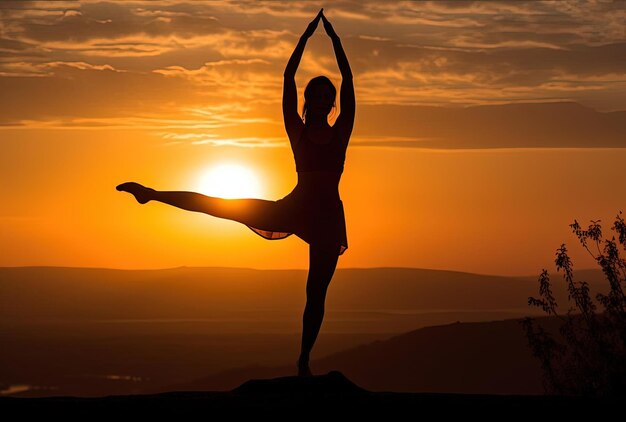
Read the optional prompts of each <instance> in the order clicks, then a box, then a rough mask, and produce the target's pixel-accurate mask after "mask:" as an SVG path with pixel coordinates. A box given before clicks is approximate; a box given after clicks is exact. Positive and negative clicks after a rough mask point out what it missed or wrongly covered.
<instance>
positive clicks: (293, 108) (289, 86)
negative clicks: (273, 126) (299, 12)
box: [283, 9, 323, 140]
mask: <svg viewBox="0 0 626 422" xmlns="http://www.w3.org/2000/svg"><path fill="white" fill-rule="evenodd" d="M322 10H323V9H320V11H319V13H318V14H317V16H316V17H315V19H313V20H312V21H311V23H309V26H307V28H306V31H304V34H302V36H301V37H300V40H299V41H298V45H296V48H295V50H294V51H293V53H292V54H291V57H290V58H289V62H287V67H286V68H285V72H284V73H283V118H284V120H285V129H286V130H287V134H288V135H289V139H290V140H293V139H295V137H296V136H297V133H298V131H299V127H300V126H301V125H302V118H301V117H300V115H299V114H298V91H297V89H296V80H295V77H296V70H298V66H299V65H300V60H301V59H302V53H303V52H304V47H305V46H306V42H307V40H308V39H309V37H311V35H313V33H314V32H315V29H316V28H317V24H318V23H319V20H320V18H321V15H322Z"/></svg>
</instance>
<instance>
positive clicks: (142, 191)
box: [115, 182, 156, 204]
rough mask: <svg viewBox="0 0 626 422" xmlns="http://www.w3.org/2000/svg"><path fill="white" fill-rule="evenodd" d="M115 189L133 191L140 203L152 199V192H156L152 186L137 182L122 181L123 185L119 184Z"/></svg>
mask: <svg viewBox="0 0 626 422" xmlns="http://www.w3.org/2000/svg"><path fill="white" fill-rule="evenodd" d="M115 189H117V190H119V191H122V192H129V193H132V194H133V195H135V199H136V200H137V202H139V203H140V204H145V203H146V202H148V201H150V200H151V199H152V194H153V193H154V192H156V191H155V190H154V189H152V188H147V187H145V186H143V185H140V184H139V183H135V182H126V183H122V184H121V185H117V186H116V187H115Z"/></svg>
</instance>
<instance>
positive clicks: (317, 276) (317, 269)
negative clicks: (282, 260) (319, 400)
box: [298, 246, 339, 376]
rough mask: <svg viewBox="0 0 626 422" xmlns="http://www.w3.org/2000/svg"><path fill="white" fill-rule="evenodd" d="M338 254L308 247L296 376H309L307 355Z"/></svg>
mask: <svg viewBox="0 0 626 422" xmlns="http://www.w3.org/2000/svg"><path fill="white" fill-rule="evenodd" d="M338 258H339V253H331V252H328V251H325V250H322V249H319V248H316V247H314V246H310V247H309V276H308V279H307V283H306V298H307V299H306V307H305V309H304V316H303V320H302V322H303V325H302V349H301V352H300V359H299V360H298V375H301V376H306V375H310V374H311V372H310V370H309V355H310V354H311V350H312V349H313V345H314V344H315V340H316V339H317V335H318V333H319V331H320V328H321V326H322V321H323V319H324V302H325V301H326V292H327V291H328V285H329V284H330V280H331V279H332V278H333V274H334V273H335V268H336V267H337V260H338Z"/></svg>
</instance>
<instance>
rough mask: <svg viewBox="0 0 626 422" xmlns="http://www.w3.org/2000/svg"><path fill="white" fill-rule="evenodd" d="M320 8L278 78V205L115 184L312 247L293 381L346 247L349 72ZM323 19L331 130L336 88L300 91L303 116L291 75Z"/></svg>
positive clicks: (321, 83)
mask: <svg viewBox="0 0 626 422" xmlns="http://www.w3.org/2000/svg"><path fill="white" fill-rule="evenodd" d="M323 12H324V9H321V10H320V11H319V13H318V14H317V16H316V17H315V19H313V21H311V23H310V24H309V25H308V27H307V29H306V31H305V32H304V34H303V35H302V36H301V37H300V40H299V41H298V44H297V46H296V48H295V50H294V52H293V54H292V55H291V58H290V59H289V62H288V63H287V67H286V69H285V72H284V75H283V76H284V80H283V118H284V121H285V128H286V131H287V135H288V137H289V141H290V144H291V148H292V152H293V155H294V159H295V162H296V171H297V173H298V183H297V185H296V187H295V188H294V189H293V190H292V192H291V193H289V194H288V195H287V196H285V197H284V198H282V199H279V200H277V201H269V200H264V199H258V198H238V199H228V198H218V197H213V196H206V195H202V194H200V193H196V192H185V191H157V190H154V189H152V188H148V187H145V186H142V185H140V184H139V183H135V182H126V183H122V184H120V185H118V186H117V190H118V191H125V192H129V193H131V194H133V195H134V196H135V198H136V200H137V201H138V202H139V203H140V204H145V203H147V202H149V201H159V202H163V203H166V204H170V205H173V206H175V207H178V208H181V209H184V210H188V211H195V212H201V213H205V214H209V215H212V216H215V217H219V218H225V219H229V220H233V221H238V222H240V223H242V224H245V225H246V226H247V227H248V228H250V229H251V230H252V231H254V232H255V233H257V234H258V235H260V236H262V237H264V238H266V239H270V240H276V239H284V238H286V237H287V236H290V235H292V234H294V233H295V234H296V235H297V236H298V237H299V238H301V239H302V240H304V241H305V242H307V243H308V244H309V272H308V277H307V285H306V298H307V300H306V307H305V310H304V315H303V329H302V345H301V352H300V357H299V359H298V361H297V363H296V364H297V368H298V375H299V376H311V375H312V374H311V371H310V369H309V356H310V353H311V350H312V348H313V345H314V344H315V340H316V339H317V335H318V333H319V330H320V327H321V325H322V320H323V318H324V303H325V299H326V292H327V289H328V286H329V284H330V281H331V279H332V277H333V274H334V272H335V268H336V265H337V260H338V257H339V255H342V254H343V253H344V252H345V250H346V249H347V248H348V240H347V234H346V222H345V216H344V208H343V202H342V201H341V199H340V196H339V189H338V188H339V180H340V179H341V174H342V172H343V167H344V160H345V155H346V149H347V147H348V141H349V139H350V135H351V133H352V127H353V124H354V115H355V98H354V86H353V83H352V71H351V70H350V66H349V64H348V59H347V58H346V55H345V53H344V51H343V47H342V45H341V41H340V39H339V36H338V35H337V34H336V33H335V31H334V29H333V27H332V25H331V24H330V22H329V21H328V20H327V19H326V17H325V16H324V13H323ZM320 19H322V21H323V23H324V29H325V30H326V33H327V34H328V36H329V37H330V38H331V40H332V44H333V49H334V51H335V56H336V58H337V63H338V66H339V69H340V71H341V75H342V79H343V81H342V84H341V97H340V99H341V114H340V115H339V117H338V118H337V120H336V122H335V124H334V125H333V126H330V125H329V124H328V116H329V113H330V111H331V110H332V109H333V108H334V107H335V97H336V89H335V87H334V85H333V84H332V82H331V81H330V80H329V79H328V78H327V77H325V76H318V77H315V78H313V79H311V80H310V81H309V83H308V84H307V86H306V89H305V91H304V99H305V100H304V107H303V110H302V118H300V115H299V114H298V111H297V104H298V98H297V91H296V83H295V74H296V70H297V68H298V65H299V64H300V59H301V58H302V53H303V51H304V47H305V45H306V42H307V40H308V39H309V37H311V35H313V33H314V32H315V29H316V28H317V25H318V23H319V20H320Z"/></svg>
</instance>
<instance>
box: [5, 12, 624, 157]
mask: <svg viewBox="0 0 626 422" xmlns="http://www.w3.org/2000/svg"><path fill="white" fill-rule="evenodd" d="M321 6H323V5H322V4H321V3H319V4H318V3H315V2H279V1H272V2H243V3H242V2H217V1H211V2H178V1H153V2H146V1H129V2H98V1H83V2H10V3H9V2H5V3H0V89H2V92H3V95H2V97H1V98H0V113H2V115H1V116H0V124H1V125H3V126H4V127H7V126H12V125H18V126H19V127H25V126H26V125H30V126H31V127H34V126H38V127H43V126H45V127H52V126H55V125H57V126H63V125H67V127H98V126H103V125H104V126H106V125H116V126H120V125H121V126H133V125H136V126H138V127H145V128H151V130H152V129H155V130H157V129H159V128H161V129H162V128H164V127H171V126H175V127H176V131H175V132H172V133H177V134H181V135H184V134H185V133H190V134H196V132H195V130H196V129H198V130H200V131H202V130H204V129H208V130H216V131H217V133H216V134H217V135H218V136H219V137H220V139H236V137H245V131H246V130H252V129H254V130H255V131H260V132H259V133H262V134H263V135H264V136H268V137H270V138H272V139H274V138H276V137H278V136H281V134H282V132H280V131H281V130H282V116H281V114H280V101H281V94H282V74H283V71H284V67H285V65H286V63H287V60H288V59H289V56H290V55H291V53H292V51H293V49H294V47H295V45H296V43H297V41H298V39H299V37H300V35H301V34H302V31H303V30H304V28H305V27H306V25H307V24H308V22H309V20H310V19H312V18H313V17H314V16H315V13H316V12H317V10H318V7H321ZM326 14H327V16H328V17H329V19H331V22H332V23H333V26H334V27H335V29H336V30H337V31H338V33H339V34H340V36H341V40H342V44H343V46H344V48H345V51H346V53H347V55H348V57H349V59H350V65H351V68H352V71H353V74H354V83H355V90H356V95H357V103H358V105H357V107H359V111H360V112H361V113H365V114H367V113H369V111H367V112H364V111H363V110H370V109H371V110H378V111H373V112H372V115H371V116H377V115H378V116H386V114H385V113H390V112H392V111H391V110H393V112H394V113H395V112H396V111H398V112H399V110H405V108H406V110H413V111H415V110H421V109H420V108H419V107H420V106H433V107H435V108H437V109H438V108H439V107H441V106H445V107H447V108H451V109H453V110H454V111H451V112H450V113H452V114H450V115H449V116H456V115H455V114H454V113H456V112H457V111H456V110H458V109H459V107H461V106H464V107H467V106H476V105H485V106H486V105H494V106H495V105H497V106H498V107H500V106H504V105H506V104H512V105H515V104H517V103H520V104H521V103H528V102H557V101H570V102H571V101H574V102H578V103H580V104H582V105H585V106H589V107H593V108H595V109H597V110H598V111H614V110H623V109H624V108H625V105H624V101H623V100H624V98H626V61H624V60H620V59H619V58H621V57H624V56H625V55H626V34H625V33H624V25H623V22H624V21H625V20H626V2H612V3H609V2H584V3H583V2H565V1H563V2H536V1H515V2H471V1H468V2H438V1H436V2H378V1H356V0H350V1H348V0H342V1H337V2H334V3H333V5H332V7H328V8H327V9H326ZM318 74H325V75H327V76H329V77H330V78H331V79H332V80H333V82H334V83H336V85H337V87H339V85H340V83H341V81H340V79H341V78H340V74H339V70H338V67H337V64H336V60H335V57H334V52H333V49H332V44H331V42H330V40H329V39H328V38H327V37H326V35H325V32H324V29H323V27H322V25H320V26H319V27H318V29H317V32H316V34H315V35H314V36H313V37H312V38H311V39H310V40H309V41H308V43H307V49H306V51H305V54H304V56H303V58H302V61H301V63H300V67H299V71H298V74H297V83H298V88H299V94H300V100H302V91H303V88H304V84H305V83H306V81H307V80H308V79H309V78H311V77H313V76H317V75H318ZM300 105H301V103H300ZM390 107H391V108H390ZM393 107H401V108H400V109H397V110H396V109H394V108H393ZM216 110H219V113H222V117H221V118H220V116H219V113H218V112H216ZM488 110H490V111H489V112H492V113H496V112H497V111H498V110H499V108H495V109H488ZM200 111H205V112H207V113H209V114H208V115H206V116H202V115H201V113H200ZM415 112H416V113H417V111H415ZM199 113H200V114H199ZM403 113H404V112H400V115H404V114H403ZM418 114H419V113H418ZM408 116H409V115H407V116H406V118H407V119H409V117H408ZM589 116H591V114H590V115H589ZM449 118H452V117H449ZM202 119H206V120H204V124H205V126H204V127H199V126H197V125H202V123H201V122H202ZM220 119H221V120H220ZM176 120H178V121H179V122H180V124H176V123H174V121H176ZM237 121H240V122H245V123H244V126H245V128H241V129H236V128H235V126H236V122H237ZM367 121H368V124H369V121H370V118H369V117H368V119H367ZM485 121H486V120H485ZM360 122H361V124H363V123H362V122H364V120H360ZM357 123H358V122H357ZM398 124H400V123H398ZM401 124H402V125H404V126H405V127H408V128H411V130H414V131H416V132H412V133H419V131H420V130H421V128H420V127H415V126H414V125H412V124H409V123H407V122H404V121H403V122H402V123H401ZM365 126H367V124H366V125H365ZM404 126H403V127H404ZM380 127H381V128H384V127H385V125H384V124H382V123H381V125H380ZM356 129H358V128H356ZM166 132H167V131H166V130H162V131H161V132H160V133H166ZM168 133H169V132H168ZM255 133H256V132H255ZM355 133H358V130H357V131H356V132H355ZM602 133H603V132H602ZM200 135H201V136H204V138H196V140H198V139H205V140H206V139H209V140H211V139H217V138H210V137H209V138H207V137H206V136H205V135H202V134H200ZM377 136H384V135H383V134H379V135H377ZM394 136H395V135H394ZM397 136H399V138H397V139H396V138H394V137H393V136H391V135H387V138H381V139H387V140H389V141H390V142H391V141H393V142H396V143H398V142H400V143H401V144H400V143H398V146H405V144H404V143H402V142H404V141H403V140H406V139H407V137H409V138H410V137H411V134H410V133H404V134H402V135H397ZM434 136H439V134H433V135H432V136H426V137H422V136H419V137H418V139H420V141H419V142H421V144H422V145H423V144H424V142H426V143H428V142H432V139H431V138H432V137H434ZM455 136H456V135H455ZM248 137H249V136H248ZM259 137H260V136H259ZM609 138H610V136H609V134H606V139H609ZM459 139H460V138H459ZM463 139H466V138H463ZM611 139H612V138H611ZM361 140H362V141H363V143H361V145H363V146H365V145H372V143H371V142H374V141H373V140H370V141H367V138H366V137H362V138H361ZM170 141H173V142H174V141H175V142H178V141H182V142H185V141H186V139H184V138H180V139H178V138H177V139H175V140H174V139H170ZM366 141H367V142H370V143H369V144H368V143H367V142H366ZM450 142H452V141H449V142H448V143H447V144H446V145H452V146H454V145H457V144H455V143H454V142H452V143H450ZM455 142H456V141H455ZM458 142H460V141H458ZM475 142H476V145H478V144H480V142H479V141H478V140H476V141H475ZM581 142H582V141H581ZM603 142H604V141H603ZM606 142H609V141H606ZM611 142H612V141H611ZM609 143H610V142H609ZM355 144H356V145H358V144H359V142H355ZM391 144H392V143H388V144H387V145H391ZM517 144H519V145H523V144H524V143H522V142H518V143H517ZM557 144H558V142H557ZM439 145H443V144H439Z"/></svg>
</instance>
